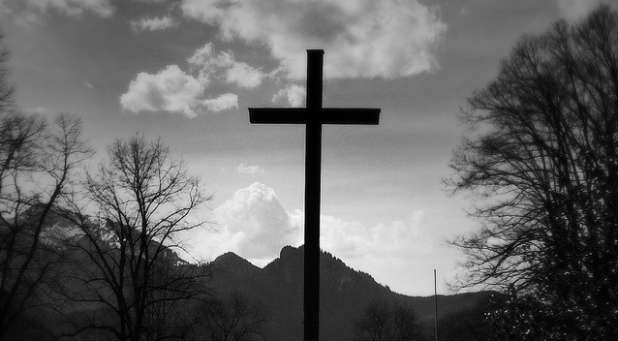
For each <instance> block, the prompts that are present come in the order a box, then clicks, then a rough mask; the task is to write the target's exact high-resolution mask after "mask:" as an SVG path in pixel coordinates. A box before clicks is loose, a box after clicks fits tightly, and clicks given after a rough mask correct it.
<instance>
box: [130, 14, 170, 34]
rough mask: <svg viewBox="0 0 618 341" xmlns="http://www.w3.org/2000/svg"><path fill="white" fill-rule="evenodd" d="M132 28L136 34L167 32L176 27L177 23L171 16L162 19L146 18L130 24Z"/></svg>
mask: <svg viewBox="0 0 618 341" xmlns="http://www.w3.org/2000/svg"><path fill="white" fill-rule="evenodd" d="M129 24H130V25H131V28H132V29H133V31H135V32H140V31H160V30H165V29H168V28H171V27H174V26H175V25H176V22H175V21H174V19H172V17H170V16H162V17H145V18H141V19H138V20H131V21H130V22H129Z"/></svg>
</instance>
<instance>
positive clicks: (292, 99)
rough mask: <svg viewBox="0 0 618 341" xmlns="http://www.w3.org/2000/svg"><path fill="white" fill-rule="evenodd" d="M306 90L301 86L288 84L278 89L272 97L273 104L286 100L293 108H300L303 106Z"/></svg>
mask: <svg viewBox="0 0 618 341" xmlns="http://www.w3.org/2000/svg"><path fill="white" fill-rule="evenodd" d="M306 93H307V90H306V89H305V87H304V86H302V85H296V84H290V85H288V86H287V87H285V88H283V89H279V91H277V93H275V94H274V95H273V99H272V101H273V103H281V102H283V101H285V100H287V102H288V103H290V105H291V106H293V107H302V106H304V104H305V96H306Z"/></svg>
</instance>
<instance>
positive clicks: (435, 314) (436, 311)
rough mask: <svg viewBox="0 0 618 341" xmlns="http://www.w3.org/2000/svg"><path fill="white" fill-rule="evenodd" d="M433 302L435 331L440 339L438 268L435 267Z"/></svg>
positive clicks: (436, 337)
mask: <svg viewBox="0 0 618 341" xmlns="http://www.w3.org/2000/svg"><path fill="white" fill-rule="evenodd" d="M433 303H434V311H433V312H434V315H433V316H434V329H433V333H434V336H435V339H436V341H437V340H438V286H437V284H436V269H433Z"/></svg>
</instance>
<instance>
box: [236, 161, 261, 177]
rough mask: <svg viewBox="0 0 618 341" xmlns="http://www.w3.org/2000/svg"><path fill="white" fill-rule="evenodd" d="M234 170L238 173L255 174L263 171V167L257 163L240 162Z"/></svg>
mask: <svg viewBox="0 0 618 341" xmlns="http://www.w3.org/2000/svg"><path fill="white" fill-rule="evenodd" d="M236 171H237V172H238V174H245V175H256V174H259V173H263V172H264V169H262V167H260V166H258V165H248V164H246V163H244V162H241V163H240V164H239V165H238V167H236Z"/></svg>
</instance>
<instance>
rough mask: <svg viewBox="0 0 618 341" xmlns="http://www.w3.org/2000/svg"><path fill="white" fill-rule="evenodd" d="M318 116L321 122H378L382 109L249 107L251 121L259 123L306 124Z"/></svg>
mask: <svg viewBox="0 0 618 341" xmlns="http://www.w3.org/2000/svg"><path fill="white" fill-rule="evenodd" d="M316 116H317V118H318V122H319V123H321V124H378V123H379V121H380V109H373V108H322V109H306V108H249V121H250V122H251V123H258V124H259V123H269V124H306V123H308V122H309V121H310V119H312V118H314V117H316Z"/></svg>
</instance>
